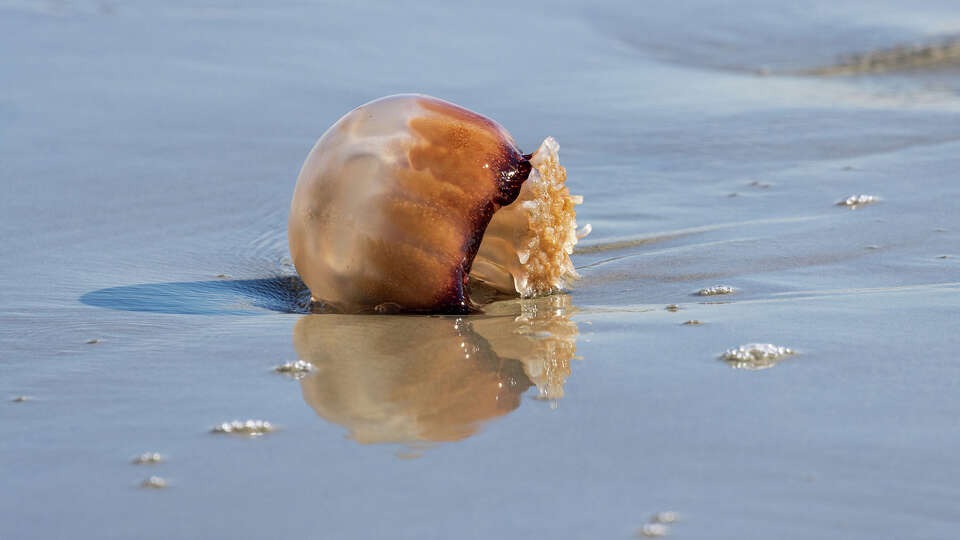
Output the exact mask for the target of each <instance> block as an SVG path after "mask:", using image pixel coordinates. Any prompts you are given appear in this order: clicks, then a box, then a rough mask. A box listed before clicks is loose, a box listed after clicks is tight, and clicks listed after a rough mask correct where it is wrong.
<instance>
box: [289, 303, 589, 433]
mask: <svg viewBox="0 0 960 540" xmlns="http://www.w3.org/2000/svg"><path fill="white" fill-rule="evenodd" d="M574 311H575V308H573V307H572V306H571V305H570V301H569V296H568V295H554V296H549V297H543V298H535V299H529V300H511V301H506V302H498V303H495V304H491V305H489V306H487V308H486V314H485V315H481V316H470V317H454V316H395V315H394V316H387V315H332V314H324V315H307V316H305V317H303V318H301V319H300V320H299V321H298V322H297V324H296V326H295V327H294V331H293V342H294V347H295V348H296V350H297V353H298V354H299V355H300V358H301V359H303V360H305V361H308V362H310V363H311V364H313V365H314V366H315V367H316V370H315V373H313V374H312V375H310V376H308V377H306V378H304V379H303V380H301V382H300V384H301V385H302V389H303V397H304V400H305V401H306V402H307V403H308V404H309V405H310V406H311V407H312V408H313V409H314V410H315V411H316V412H317V414H318V415H320V417H322V418H324V419H326V420H328V421H330V422H333V423H335V424H339V425H341V426H343V427H345V428H347V430H349V437H350V438H351V439H353V440H355V441H357V442H359V443H361V444H375V443H399V444H407V445H411V446H419V445H422V444H424V443H432V442H445V441H457V440H462V439H465V438H467V437H470V436H471V435H473V434H475V433H476V432H477V431H478V430H479V429H480V427H481V426H482V425H483V424H484V423H485V422H487V421H490V420H493V419H495V418H498V417H500V416H503V415H505V414H507V413H509V412H510V411H512V410H514V409H516V408H517V407H518V406H519V405H520V401H521V398H522V395H523V393H524V392H525V391H526V390H527V389H528V388H530V387H532V386H536V387H537V393H538V397H539V398H541V399H546V400H556V399H559V398H560V397H562V396H563V384H564V381H565V380H566V378H567V377H568V376H569V375H570V360H571V359H573V358H574V354H575V353H576V345H575V341H576V337H577V326H576V324H575V323H574V322H573V321H571V320H570V315H572V314H573V312H574Z"/></svg>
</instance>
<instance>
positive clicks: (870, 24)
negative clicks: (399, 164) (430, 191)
mask: <svg viewBox="0 0 960 540" xmlns="http://www.w3.org/2000/svg"><path fill="white" fill-rule="evenodd" d="M507 13H509V16H507V15H506V14H507ZM958 30H960V13H957V11H956V8H955V6H954V5H953V4H952V3H951V2H946V1H923V2H914V3H911V4H910V5H902V3H900V2H893V1H883V2H879V3H878V2H870V3H867V2H854V3H852V4H847V5H846V6H845V7H836V6H833V5H832V4H831V3H827V2H819V1H809V0H808V1H803V2H799V3H797V4H796V5H794V6H791V7H789V8H786V7H783V6H778V7H774V6H771V5H768V4H767V3H764V2H749V1H744V2H738V3H736V4H734V5H731V6H726V7H725V9H723V10H719V9H715V8H711V7H710V6H709V5H708V4H707V3H701V2H694V3H692V4H685V7H676V6H673V5H672V4H669V3H666V2H653V3H649V4H647V5H645V6H644V8H643V10H642V11H641V10H639V9H638V8H637V7H636V6H634V5H633V4H632V3H612V4H609V5H606V6H600V7H595V8H591V9H584V8H582V7H580V6H578V5H576V4H573V3H570V4H565V3H559V4H558V3H556V2H554V3H550V4H542V5H534V6H526V7H522V8H521V7H518V6H516V5H513V4H510V5H484V6H482V7H481V6H477V7H473V8H467V9H466V10H465V11H458V10H454V9H453V8H452V7H449V6H447V5H446V4H437V5H426V4H424V5H418V6H417V7H408V8H399V7H392V6H365V5H354V6H350V7H342V6H333V5H315V6H314V5H304V4H295V3H290V4H287V3H280V4H276V3H274V4H270V5H257V4H255V3H247V2H241V3H231V4H213V5H208V6H207V7H204V8H197V7H194V6H192V5H189V4H187V3H179V2H168V3H163V4H162V5H156V4H144V3H134V4H110V3H102V2H78V3H34V2H6V3H3V4H0V47H2V49H3V50H4V51H7V52H8V54H5V55H3V57H2V58H0V73H2V74H4V75H5V77H4V80H5V81H6V84H4V85H2V86H0V178H2V185H3V186H4V188H5V193H6V196H4V197H0V216H2V217H0V234H2V238H3V241H2V242H0V269H2V271H0V298H2V302H0V351H2V353H0V397H2V398H3V403H0V426H2V427H3V428H4V429H3V431H4V436H3V437H2V438H0V470H2V471H3V473H4V480H3V485H4V487H5V489H3V490H2V491H0V517H2V518H3V519H2V520H0V538H57V537H63V536H71V537H80V538H98V539H100V538H131V537H136V538H231V539H235V538H265V537H281V538H297V537H307V536H318V537H324V538H385V537H390V538H418V539H421V538H450V537H460V538H491V537H502V538H519V537H523V536H531V535H538V536H549V537H552V538H629V537H630V536H631V535H632V534H634V533H635V532H636V531H638V530H639V529H640V528H641V527H643V526H644V524H647V523H648V522H649V521H650V519H651V516H652V515H654V514H655V513H657V512H661V511H676V512H677V513H679V516H680V519H679V521H677V522H676V523H671V524H666V526H667V530H668V533H669V535H670V536H676V537H681V538H730V539H733V538H736V539H743V538H757V539H761V538H784V539H786V538H796V539H807V538H814V537H842V538H852V539H859V538H863V539H868V538H869V539H873V538H878V537H881V538H885V537H890V538H918V539H919V538H923V539H940V538H951V537H952V536H953V535H954V534H955V531H956V530H957V528H958V527H960V512H958V510H957V508H956V507H957V505H956V501H957V500H960V488H958V487H957V486H958V485H960V484H958V481H960V459H958V458H957V457H956V456H955V454H956V452H955V451H954V448H957V447H958V446H960V430H958V429H957V428H958V425H957V418H960V400H958V399H957V383H956V381H957V380H960V368H958V366H957V363H956V362H955V360H954V359H955V356H956V351H957V349H958V347H960V337H958V335H957V334H956V332H955V330H954V327H955V326H956V321H957V317H958V313H960V266H958V265H960V216H958V212H957V209H958V203H957V201H958V200H960V181H958V173H957V171H960V71H958V70H956V69H955V68H952V67H949V66H937V68H936V69H927V66H916V69H907V70H894V71H893V72H885V73H874V72H872V71H871V70H867V71H865V72H860V73H857V74H852V75H851V76H844V77H832V76H831V77H826V76H816V75H804V76H798V75H787V73H798V72H800V71H802V70H815V69H818V68H821V67H829V66H835V65H842V63H838V59H842V58H850V57H852V56H853V55H858V54H859V55H863V54H869V53H870V51H890V50H894V49H893V48H894V47H897V46H900V45H903V44H914V43H917V44H920V46H921V47H922V46H923V44H934V43H942V42H943V40H944V39H947V38H949V37H950V36H955V35H956V33H957V31H958ZM758 73H763V74H764V75H763V76H760V75H758ZM397 92H423V93H427V94H432V95H436V96H438V97H442V98H444V99H448V100H451V101H454V102H456V103H458V104H461V105H463V106H466V107H469V108H471V109H474V110H477V111H479V112H481V113H484V114H486V115H489V116H491V117H492V118H495V119H496V120H498V121H499V122H500V123H502V124H503V125H504V126H505V127H506V128H507V129H509V130H510V131H511V132H512V134H513V135H514V137H515V138H516V140H517V142H518V144H519V145H520V147H521V148H522V149H524V150H530V149H533V148H534V147H535V145H536V144H538V142H539V141H540V140H542V139H543V137H545V136H547V135H552V136H554V137H556V138H557V140H558V141H559V142H560V145H561V162H562V163H563V164H564V165H565V166H566V167H567V169H568V178H569V179H568V185H569V186H570V188H571V191H573V192H575V193H578V194H583V195H584V198H585V203H584V205H582V206H580V207H579V209H578V210H579V214H580V215H579V218H578V221H580V222H581V223H591V224H592V225H593V233H592V234H591V236H590V237H588V239H587V240H585V241H584V242H583V243H582V244H580V246H579V249H578V252H577V254H576V256H575V259H574V262H575V263H576V265H577V267H578V269H579V272H580V273H581V274H582V275H583V279H582V280H581V281H580V282H579V283H578V284H577V285H576V286H575V287H573V288H571V290H570V291H569V294H564V295H556V296H553V297H548V298H541V299H536V300H528V301H519V300H514V301H506V302H497V303H494V304H491V305H489V306H487V312H486V313H485V314H484V315H480V316H471V317H460V318H457V317H410V316H397V317H390V316H369V317H359V316H338V315H309V314H305V313H304V311H305V310H304V306H305V294H306V292H305V291H304V289H303V288H302V285H301V284H299V282H298V280H297V279H296V278H295V277H293V276H292V273H293V271H292V268H291V266H290V263H289V258H288V253H287V246H286V230H285V226H286V212H287V208H288V205H289V197H290V195H291V193H292V189H293V185H294V182H295V180H296V175H297V171H298V169H299V167H300V164H301V163H302V160H303V158H304V157H305V156H306V154H307V152H308V151H309V149H310V148H311V146H312V145H313V143H314V142H315V140H316V138H317V137H318V136H319V135H320V134H322V132H323V131H324V130H325V129H326V128H327V126H329V125H330V124H331V123H332V122H334V121H335V120H336V119H337V118H339V116H340V115H342V114H343V113H344V112H346V111H348V110H350V109H351V108H352V107H354V106H356V105H357V104H360V103H363V102H365V101H368V100H370V99H373V98H376V97H379V96H381V95H386V94H391V93H397ZM859 195H869V196H872V197H875V198H876V201H875V202H873V203H872V204H866V205H848V206H844V205H838V203H841V202H843V201H846V200H848V199H849V198H850V197H852V196H853V197H855V196H859ZM714 287H729V288H730V289H731V290H730V291H725V290H724V292H725V293H724V294H712V295H702V294H698V292H699V291H701V290H703V289H710V288H714ZM716 290H718V289H715V291H716ZM668 306H672V307H670V308H669V309H668ZM689 321H697V322H698V323H699V324H685V323H687V322H689ZM753 343H759V344H771V345H774V346H779V347H787V348H789V349H791V350H793V351H794V352H795V354H790V355H785V356H782V357H779V358H775V359H771V360H770V361H769V362H767V363H766V364H763V365H761V366H757V365H752V364H749V363H746V364H745V363H742V362H738V361H732V362H731V361H724V360H723V359H721V355H722V354H723V353H724V351H728V350H731V349H736V348H738V347H740V346H742V345H747V344H753ZM771 350H772V349H771ZM297 360H303V361H304V362H306V363H308V364H309V365H310V367H307V368H303V369H302V370H299V371H296V370H295V371H292V372H290V373H278V372H276V371H275V370H276V368H277V367H278V366H282V365H284V364H286V363H293V362H296V361H297ZM756 367H762V368H763V369H755V368H756ZM749 368H754V369H749ZM233 420H239V421H241V422H246V421H247V420H251V421H257V420H263V421H266V422H269V425H270V426H271V429H270V430H266V429H264V430H260V431H263V433H261V434H258V433H253V434H254V435H256V436H251V435H250V434H249V433H247V434H245V433H244V432H243V431H244V430H241V433H239V434H238V433H235V432H231V433H225V434H221V433H212V432H211V431H212V430H214V428H216V427H217V426H220V425H221V424H223V423H224V422H231V421H233ZM244 425H246V424H244ZM250 425H252V426H255V427H256V426H261V427H262V426H263V425H264V424H254V423H251V424H250ZM258 429H259V428H258ZM258 429H254V430H252V431H254V432H256V431H257V430H258ZM145 453H148V454H149V455H151V456H152V455H153V453H157V454H159V455H160V456H161V458H160V459H157V460H153V459H148V460H145V461H144V462H143V463H139V464H134V463H132V461H134V460H136V459H137V458H138V456H142V455H144V454H145ZM142 486H146V487H142Z"/></svg>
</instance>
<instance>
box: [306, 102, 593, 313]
mask: <svg viewBox="0 0 960 540" xmlns="http://www.w3.org/2000/svg"><path fill="white" fill-rule="evenodd" d="M558 150H559V145H558V144H557V142H556V141H555V140H554V139H553V138H547V139H546V140H545V141H544V142H543V144H541V145H540V147H539V148H538V149H537V150H536V151H535V152H534V153H532V154H523V153H522V152H521V151H520V150H519V149H518V148H517V146H516V144H515V143H514V141H513V138H512V137H511V136H510V134H509V133H507V131H506V130H505V129H503V127H501V126H500V125H499V124H497V123H496V122H494V121H493V120H490V119H488V118H486V117H484V116H481V115H479V114H476V113H474V112H471V111H468V110H467V109H464V108H462V107H459V106H457V105H454V104H452V103H448V102H446V101H442V100H440V99H437V98H433V97H429V96H423V95H397V96H389V97H385V98H381V99H378V100H375V101H372V102H370V103H367V104H366V105H362V106H360V107H357V108H356V109H354V110H353V111H351V112H349V113H348V114H347V115H345V116H344V117H343V118H341V119H340V120H338V121H337V123H335V124H334V125H333V126H332V127H331V128H330V129H329V130H327V132H326V133H324V134H323V136H322V137H320V139H319V140H318V141H317V144H316V145H315V146H314V147H313V150H312V151H311V152H310V154H309V155H308V156H307V159H306V162H304V164H303V168H302V169H301V170H300V176H299V178H298V179H297V186H296V188H295V190H294V193H293V201H292V202H291V205H290V217H289V223H288V228H289V240H290V253H291V256H292V258H293V263H294V265H295V266H296V268H297V272H298V273H299V274H300V276H301V277H302V278H303V280H304V282H305V283H306V285H307V287H309V288H310V292H311V294H312V296H313V298H314V299H316V300H318V301H320V302H322V303H323V304H324V305H325V306H326V307H327V308H330V309H331V310H333V311H341V312H347V313H358V312H364V311H380V312H383V311H420V312H438V313H468V312H470V311H472V310H474V308H475V306H474V304H473V303H472V302H471V299H470V296H469V295H470V291H469V288H468V285H469V284H470V281H471V280H475V281H479V282H482V283H484V284H486V285H487V286H489V287H492V288H493V289H496V290H497V291H499V292H501V293H508V294H512V295H520V296H522V297H532V296H537V295H542V294H548V293H552V292H556V291H559V290H561V289H562V288H563V287H564V286H565V285H566V284H567V283H568V282H569V281H570V280H572V279H575V278H577V277H578V276H577V273H576V271H575V270H574V267H573V263H572V262H571V261H570V254H571V253H572V252H573V247H574V245H575V244H576V243H577V239H578V238H579V237H582V236H585V235H586V234H587V233H589V230H590V228H589V225H588V226H586V227H584V228H583V229H581V230H579V231H578V230H577V224H576V213H575V210H574V205H576V204H579V203H580V202H582V198H581V197H577V196H573V195H570V192H569V191H568V190H567V188H566V187H565V185H564V182H565V181H566V170H565V169H564V168H563V167H561V166H560V164H559V161H558V156H557V153H558Z"/></svg>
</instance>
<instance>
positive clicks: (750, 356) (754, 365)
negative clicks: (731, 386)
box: [720, 343, 796, 370]
mask: <svg viewBox="0 0 960 540" xmlns="http://www.w3.org/2000/svg"><path fill="white" fill-rule="evenodd" d="M794 354H796V351H795V350H793V349H790V348H787V347H781V346H777V345H773V344H771V343H748V344H746V345H741V346H739V347H737V348H736V349H728V350H726V351H724V352H723V354H721V355H720V359H721V360H723V361H724V362H726V363H727V364H729V365H730V367H732V368H735V369H749V370H758V369H767V368H771V367H773V366H775V365H776V364H777V362H779V361H780V360H783V359H784V358H785V357H787V356H791V355H794Z"/></svg>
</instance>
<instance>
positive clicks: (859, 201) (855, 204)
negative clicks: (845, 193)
mask: <svg viewBox="0 0 960 540" xmlns="http://www.w3.org/2000/svg"><path fill="white" fill-rule="evenodd" d="M879 200H880V198H879V197H877V196H875V195H851V196H849V197H847V198H846V199H843V200H842V201H840V202H838V203H837V206H843V207H845V208H849V209H850V210H856V209H857V208H860V207H861V206H867V205H868V204H873V203H875V202H877V201H879Z"/></svg>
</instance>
